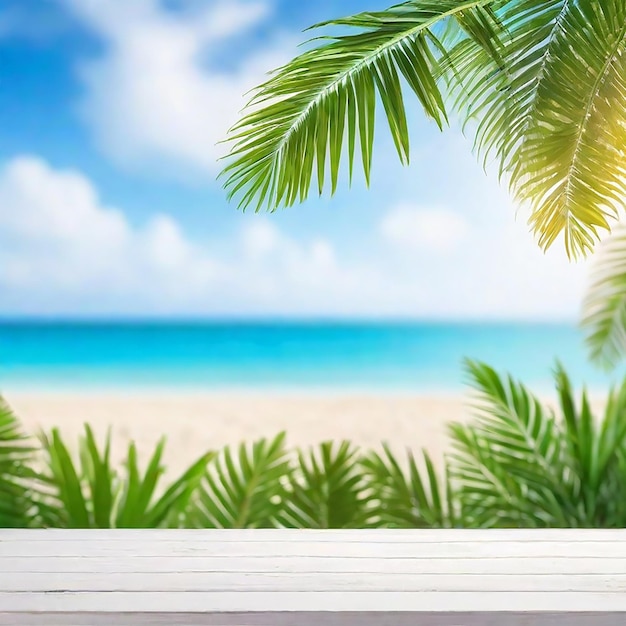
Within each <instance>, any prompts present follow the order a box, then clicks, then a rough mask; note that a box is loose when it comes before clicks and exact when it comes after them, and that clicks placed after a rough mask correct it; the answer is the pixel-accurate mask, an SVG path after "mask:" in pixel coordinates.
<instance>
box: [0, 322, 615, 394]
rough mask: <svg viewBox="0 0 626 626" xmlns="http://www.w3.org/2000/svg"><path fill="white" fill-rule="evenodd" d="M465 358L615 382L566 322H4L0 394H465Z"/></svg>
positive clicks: (519, 370)
mask: <svg viewBox="0 0 626 626" xmlns="http://www.w3.org/2000/svg"><path fill="white" fill-rule="evenodd" d="M464 357H470V358H472V359H476V360H481V361H484V362H486V363H489V364H490V365H493V366H494V367H496V368H497V369H498V370H500V371H502V372H509V373H511V374H512V375H514V376H515V377H518V378H520V379H522V380H523V381H524V382H526V383H528V384H529V385H531V386H532V387H533V388H534V389H535V390H537V391H538V392H543V391H546V390H548V389H549V388H551V382H550V381H551V375H552V370H553V367H554V365H555V362H556V360H557V359H558V360H560V361H561V362H562V363H563V364H564V365H565V367H566V368H567V370H568V371H569V372H570V373H571V374H572V377H573V379H574V382H575V384H576V385H578V386H579V385H581V384H582V383H586V384H587V385H588V386H589V388H591V389H592V390H594V391H596V390H598V391H599V390H602V389H604V388H605V387H606V386H607V385H608V384H609V383H610V382H611V380H610V379H609V377H608V376H606V375H605V374H603V373H602V372H600V371H598V370H597V369H595V368H594V367H593V366H592V365H590V364H589V362H588V361H587V358H586V352H585V348H584V343H583V337H582V334H581V333H580V331H579V330H578V329H577V328H576V327H575V326H574V325H566V324H504V323H499V324H487V323H480V324H479V323H432V324H431V323H408V322H407V323H399V322H394V323H384V322H376V323H370V322H323V323H322V322H319V323H318V322H254V323H253V322H241V323H231V322H228V323H219V322H180V323H175V322H167V323H161V322H141V323H140V322H124V323H122V322H115V323H108V322H107V323H104V322H102V323H100V322H98V323H96V322H27V323H25V322H4V323H1V324H0V391H6V390H20V389H27V390H32V389H34V390H45V391H49V390H108V389H146V390H150V389H158V390H183V391H187V390H189V391H211V390H232V389H241V390H246V389H247V390H268V391H301V390H306V391H313V392H317V391H350V392H352V391H355V392H359V391H367V392H375V393H380V392H419V393H431V392H432V393H438V392H458V391H460V390H462V389H463V387H464V384H465V380H466V376H465V373H464V370H463V359H464ZM614 378H617V376H614Z"/></svg>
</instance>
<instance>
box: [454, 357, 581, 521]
mask: <svg viewBox="0 0 626 626" xmlns="http://www.w3.org/2000/svg"><path fill="white" fill-rule="evenodd" d="M467 368H468V372H469V374H470V382H471V384H472V386H473V387H474V389H475V391H476V396H475V400H474V402H473V405H472V407H473V412H474V415H475V421H474V422H473V423H472V424H471V425H468V426H462V425H455V426H453V427H452V428H451V434H452V437H453V446H454V448H455V452H454V453H453V454H452V455H451V460H452V461H453V468H454V469H453V474H454V476H453V477H454V479H455V480H457V481H458V482H459V483H460V485H461V497H462V498H464V504H465V507H466V510H468V511H473V515H474V517H475V519H476V523H477V525H481V526H492V525H500V524H501V523H503V520H502V519H501V518H502V516H506V518H505V519H506V523H507V524H509V525H519V526H531V527H532V526H543V525H559V526H568V525H570V524H573V523H575V520H576V519H577V514H576V502H575V501H573V498H572V496H571V491H570V490H568V486H567V484H566V482H565V480H564V479H565V476H566V475H567V474H568V471H569V470H568V468H567V466H566V463H565V460H564V454H563V447H562V442H561V436H562V433H561V431H560V429H559V427H558V423H557V421H556V420H555V418H554V415H553V414H552V413H551V412H550V411H546V410H545V409H544V408H543V407H542V405H541V403H540V402H539V400H537V399H536V398H535V397H534V396H533V395H532V394H531V393H530V392H529V391H528V390H527V389H526V388H525V387H524V386H523V385H522V384H521V383H518V382H516V381H514V380H513V379H511V378H507V379H502V378H500V377H499V376H498V374H497V373H496V372H495V371H494V370H493V369H492V368H490V367H488V366H487V365H483V364H480V363H474V362H472V361H468V362H467ZM498 519H500V522H498V523H497V524H496V520H498Z"/></svg>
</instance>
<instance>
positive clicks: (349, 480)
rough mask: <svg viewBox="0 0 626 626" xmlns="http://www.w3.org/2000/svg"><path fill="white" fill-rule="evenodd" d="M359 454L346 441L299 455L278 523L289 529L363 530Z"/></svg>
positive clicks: (364, 501) (364, 500)
mask: <svg viewBox="0 0 626 626" xmlns="http://www.w3.org/2000/svg"><path fill="white" fill-rule="evenodd" d="M359 460H360V453H359V450H358V449H357V448H356V447H354V446H353V445H352V444H350V443H349V442H347V441H343V442H339V443H332V442H325V443H322V444H321V445H320V446H319V448H317V449H315V448H312V449H310V450H309V451H308V453H306V452H303V451H299V452H298V465H297V468H296V469H295V471H294V472H293V473H291V474H290V476H289V480H288V482H287V487H286V490H285V492H284V495H283V498H282V500H283V505H282V508H281V512H280V516H279V519H278V522H279V524H280V525H281V526H287V527H291V528H362V527H364V526H367V525H369V524H368V517H369V514H370V512H369V509H368V506H367V495H366V494H365V492H364V491H365V489H366V483H365V475H364V473H363V471H362V467H361V465H360V463H359Z"/></svg>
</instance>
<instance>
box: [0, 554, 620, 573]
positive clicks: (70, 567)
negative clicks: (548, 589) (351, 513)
mask: <svg viewBox="0 0 626 626" xmlns="http://www.w3.org/2000/svg"><path fill="white" fill-rule="evenodd" d="M155 558H157V557H136V558H134V559H121V558H116V557H115V556H114V555H111V556H108V557H64V556H48V557H46V558H41V559H37V558H34V557H7V558H4V559H2V562H1V564H2V571H3V572H4V573H5V574H9V573H28V572H32V573H43V574H45V573H48V574H56V573H58V574H61V573H73V574H81V573H85V574H87V573H93V572H99V573H102V574H107V573H111V574H125V573H153V572H154V571H155ZM158 570H159V572H162V573H165V574H167V573H175V574H186V573H193V572H207V571H212V572H226V573H233V572H246V573H256V574H259V573H263V572H293V573H309V572H312V571H315V572H318V573H320V574H323V573H338V572H345V573H350V572H355V573H356V572H358V573H363V574H384V573H388V572H390V571H392V572H395V573H398V574H494V575H501V574H537V573H543V574H562V573H564V572H568V573H570V574H572V575H575V574H597V573H598V572H602V573H603V574H624V573H626V566H625V563H624V559H621V558H615V557H607V558H604V559H602V558H597V557H583V558H551V559H546V558H541V557H519V558H517V559H505V558H497V557H496V558H491V557H486V558H481V559H463V558H460V559H452V558H449V559H424V558H415V559H396V558H380V559H375V558H364V559H342V558H335V557H328V558H325V559H319V558H315V557H309V556H306V557H284V556H274V557H272V558H271V559H269V558H266V557H241V558H236V559H233V558H223V557H212V556H209V557H206V558H203V557H195V556H193V555H192V556H186V557H185V556H174V557H168V558H159V561H158ZM0 575H2V574H1V573H0Z"/></svg>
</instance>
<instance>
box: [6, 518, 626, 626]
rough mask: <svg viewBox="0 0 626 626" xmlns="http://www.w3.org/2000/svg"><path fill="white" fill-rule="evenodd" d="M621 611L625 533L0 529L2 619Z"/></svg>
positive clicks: (378, 620) (530, 616)
mask: <svg viewBox="0 0 626 626" xmlns="http://www.w3.org/2000/svg"><path fill="white" fill-rule="evenodd" d="M431 533H432V534H431ZM492 533H493V534H492ZM462 616H464V617H462ZM494 616H495V617H494ZM565 618H568V619H567V620H565ZM599 618H601V619H602V620H605V619H609V618H610V620H612V621H604V622H603V621H598V619H599ZM55 620H56V621H55ZM289 620H291V621H289ZM621 623H626V531H558V532H553V531H515V530H507V531H456V530H450V531H389V532H387V531H380V532H379V531H339V532H336V531H329V532H328V533H326V532H325V531H282V530H278V531H265V530H263V531H125V530H123V531H122V530H120V531H73V530H69V531H0V626H5V625H6V626H8V625H9V624H10V625H11V626H20V625H23V626H34V625H35V624H37V626H48V625H54V624H58V625H60V624H63V625H64V626H79V625H82V626H85V625H87V624H89V625H92V626H93V625H96V626H97V624H107V625H110V626H113V625H118V624H120V625H121V624H125V625H127V626H132V625H135V624H170V625H172V626H173V625H175V624H187V625H188V626H201V625H203V624H206V625H210V626H287V625H289V626H313V625H315V626H327V625H328V626H332V625H336V626H357V625H358V626H368V625H371V626H382V625H383V624H389V625H390V626H391V624H393V626H402V625H403V624H406V626H408V625H409V624H411V626H422V625H423V626H438V625H441V626H459V625H460V624H463V625H464V626H489V625H490V624H493V626H495V625H496V624H497V625H498V626H500V625H502V624H506V625H507V626H517V625H518V624H519V626H522V625H524V626H529V625H532V626H544V625H545V626H551V625H553V624H558V625H561V624H563V625H565V624H568V625H574V626H591V624H594V625H598V624H606V625H607V626H609V625H610V626H617V625H618V624H621Z"/></svg>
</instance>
